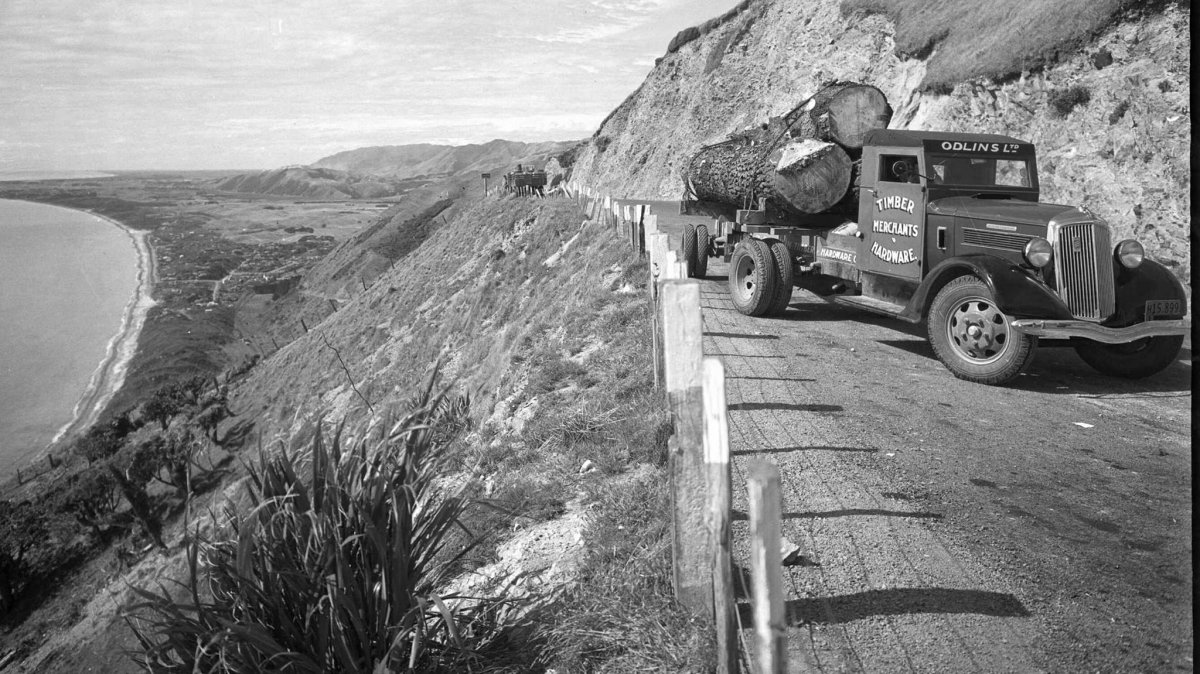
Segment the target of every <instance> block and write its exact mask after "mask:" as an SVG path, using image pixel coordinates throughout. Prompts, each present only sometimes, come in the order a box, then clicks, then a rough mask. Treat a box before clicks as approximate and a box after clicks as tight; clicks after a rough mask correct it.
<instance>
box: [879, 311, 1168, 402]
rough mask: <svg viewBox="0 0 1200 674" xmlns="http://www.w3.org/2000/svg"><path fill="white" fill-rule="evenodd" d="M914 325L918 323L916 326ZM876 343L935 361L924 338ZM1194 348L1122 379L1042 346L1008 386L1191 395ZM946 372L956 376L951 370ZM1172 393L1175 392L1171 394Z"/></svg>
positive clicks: (1059, 348) (1061, 349) (1071, 353)
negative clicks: (1142, 374)
mask: <svg viewBox="0 0 1200 674" xmlns="http://www.w3.org/2000/svg"><path fill="white" fill-rule="evenodd" d="M914 327H915V326H914ZM876 341H877V343H879V344H882V345H884V346H890V347H892V348H895V349H899V350H901V351H906V352H908V353H911V354H913V355H917V356H921V357H923V358H928V359H929V360H933V361H936V360H937V356H936V355H934V353H933V347H931V346H930V345H929V342H928V340H925V339H924V335H921V339H880V340H876ZM1191 364H1192V352H1191V350H1190V349H1184V350H1183V351H1181V352H1180V353H1179V358H1178V359H1177V360H1176V362H1175V363H1173V364H1171V365H1170V366H1168V367H1167V369H1165V370H1163V371H1162V372H1159V373H1158V374H1156V375H1153V376H1150V377H1147V378H1145V379H1122V378H1120V377H1109V376H1107V375H1103V374H1100V373H1099V372H1097V371H1095V370H1093V369H1092V368H1091V367H1090V366H1089V365H1088V364H1087V363H1085V362H1083V360H1081V359H1080V358H1079V356H1078V355H1077V354H1076V353H1075V349H1073V348H1071V347H1069V346H1065V345H1062V344H1053V343H1052V344H1051V345H1046V346H1040V347H1039V348H1038V351H1037V353H1036V354H1035V355H1034V357H1033V362H1032V363H1030V364H1029V367H1028V369H1026V371H1025V372H1024V374H1022V375H1021V376H1019V377H1017V379H1016V380H1015V381H1013V382H1010V383H1008V384H1006V385H1005V388H1011V389H1016V390H1018V391H1028V392H1030V393H1052V394H1056V395H1063V394H1065V395H1082V396H1121V397H1129V396H1130V395H1136V394H1146V395H1147V397H1163V396H1164V395H1166V394H1177V395H1179V396H1185V395H1191V390H1192V372H1191V368H1192V365H1191ZM946 376H948V377H953V376H954V375H952V374H950V372H949V371H947V372H946ZM1172 397H1173V396H1172Z"/></svg>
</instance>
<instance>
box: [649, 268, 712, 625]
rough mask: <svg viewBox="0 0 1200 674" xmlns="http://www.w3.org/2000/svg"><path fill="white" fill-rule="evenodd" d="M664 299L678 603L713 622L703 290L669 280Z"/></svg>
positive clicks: (669, 469)
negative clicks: (703, 387)
mask: <svg viewBox="0 0 1200 674" xmlns="http://www.w3.org/2000/svg"><path fill="white" fill-rule="evenodd" d="M661 297H662V299H661V305H662V330H663V374H664V379H665V382H666V388H667V402H668V404H669V406H670V408H671V417H672V420H673V422H674V429H675V434H674V436H673V439H674V443H673V444H672V446H671V450H670V452H669V455H668V460H667V467H668V472H669V473H670V480H671V489H670V491H671V508H672V513H673V517H672V519H673V523H674V531H673V536H672V546H671V553H672V558H673V560H674V564H673V572H674V574H673V584H674V588H675V596H676V598H677V599H678V600H679V602H680V603H681V604H682V605H683V606H684V607H685V608H686V609H687V610H689V611H691V612H692V613H693V614H694V615H696V616H699V617H709V616H711V615H712V614H713V607H712V561H711V559H710V553H709V550H710V547H709V542H708V538H709V537H708V532H707V530H706V529H705V511H706V499H705V493H704V481H705V478H704V411H703V400H702V395H701V376H700V368H701V358H702V353H701V341H702V333H701V321H700V285H699V284H698V283H697V282H695V281H683V280H673V281H666V282H664V283H663V284H662V295H661Z"/></svg>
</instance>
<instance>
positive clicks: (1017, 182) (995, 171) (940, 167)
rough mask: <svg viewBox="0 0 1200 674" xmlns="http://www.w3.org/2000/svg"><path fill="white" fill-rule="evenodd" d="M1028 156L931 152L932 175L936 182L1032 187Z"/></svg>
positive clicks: (980, 185)
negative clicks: (939, 153)
mask: <svg viewBox="0 0 1200 674" xmlns="http://www.w3.org/2000/svg"><path fill="white" fill-rule="evenodd" d="M1029 163H1030V160H1029V159H1023V158H1009V157H1004V158H1000V157H963V156H951V155H931V156H930V157H929V164H930V167H931V170H930V172H929V178H930V180H931V181H932V183H933V184H934V185H962V186H964V187H1033V185H1032V183H1031V178H1030V176H1031V174H1032V171H1030V170H1029Z"/></svg>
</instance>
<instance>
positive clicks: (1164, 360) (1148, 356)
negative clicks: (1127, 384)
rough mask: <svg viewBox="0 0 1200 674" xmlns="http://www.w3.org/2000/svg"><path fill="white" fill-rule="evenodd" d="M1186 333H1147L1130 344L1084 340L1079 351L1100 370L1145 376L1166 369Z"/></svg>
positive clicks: (1118, 375)
mask: <svg viewBox="0 0 1200 674" xmlns="http://www.w3.org/2000/svg"><path fill="white" fill-rule="evenodd" d="M1181 348H1183V335H1172V336H1159V337H1145V338H1142V339H1139V340H1137V341H1135V342H1129V343H1127V344H1103V343H1101V342H1094V341H1092V340H1090V339H1089V340H1085V341H1082V342H1080V343H1079V344H1078V345H1076V347H1075V353H1078V354H1079V357H1080V358H1082V359H1083V362H1085V363H1087V364H1088V365H1091V366H1092V367H1093V368H1095V369H1096V371H1098V372H1100V373H1102V374H1106V375H1109V376H1111V377H1125V378H1126V379H1141V378H1142V377H1149V376H1150V375H1152V374H1156V373H1158V372H1161V371H1162V370H1164V369H1166V367H1167V366H1168V365H1170V364H1171V363H1173V362H1175V359H1176V358H1178V357H1179V350H1180V349H1181Z"/></svg>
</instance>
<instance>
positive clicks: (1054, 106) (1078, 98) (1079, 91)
mask: <svg viewBox="0 0 1200 674" xmlns="http://www.w3.org/2000/svg"><path fill="white" fill-rule="evenodd" d="M1090 100H1092V92H1091V91H1089V90H1088V88H1087V87H1082V86H1078V85H1076V86H1073V87H1069V88H1067V89H1056V90H1054V91H1052V92H1050V97H1049V98H1048V99H1047V102H1048V103H1049V104H1050V109H1051V111H1052V112H1051V114H1052V115H1053V116H1054V117H1060V118H1061V117H1066V116H1067V115H1069V114H1071V111H1072V110H1074V109H1075V108H1077V107H1078V106H1080V105H1084V104H1086V103H1087V102H1088V101H1090Z"/></svg>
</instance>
